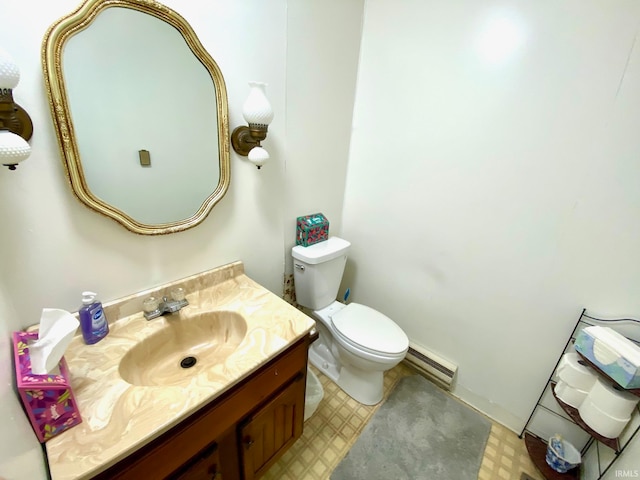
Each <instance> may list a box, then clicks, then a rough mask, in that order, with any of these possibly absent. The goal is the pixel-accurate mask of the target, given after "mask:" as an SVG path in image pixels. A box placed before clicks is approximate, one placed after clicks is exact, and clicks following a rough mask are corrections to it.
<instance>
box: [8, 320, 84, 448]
mask: <svg viewBox="0 0 640 480" xmlns="http://www.w3.org/2000/svg"><path fill="white" fill-rule="evenodd" d="M37 338H38V333H37V332H13V356H14V359H15V369H16V383H17V384H18V392H19V393H20V398H22V403H23V405H24V407H25V410H26V412H27V415H28V416H29V420H30V422H31V426H32V427H33V430H34V431H35V433H36V435H37V437H38V440H40V442H41V443H43V442H46V441H47V440H49V439H50V438H52V437H54V436H55V435H57V434H59V433H61V432H63V431H65V430H67V429H69V428H71V427H73V426H74V425H78V424H79V423H81V422H82V417H81V416H80V411H79V410H78V406H77V404H76V401H75V398H74V396H73V392H72V390H71V382H70V377H69V370H68V368H67V363H66V362H65V360H64V357H63V358H62V360H61V361H60V364H59V365H58V367H59V370H60V371H59V372H57V371H56V372H52V373H51V374H48V375H34V374H33V373H31V359H30V357H29V341H34V340H37Z"/></svg>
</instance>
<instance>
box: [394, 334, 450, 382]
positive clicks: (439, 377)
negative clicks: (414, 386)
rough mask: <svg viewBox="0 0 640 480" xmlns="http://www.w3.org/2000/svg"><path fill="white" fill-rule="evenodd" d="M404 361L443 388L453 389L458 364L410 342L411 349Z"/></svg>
mask: <svg viewBox="0 0 640 480" xmlns="http://www.w3.org/2000/svg"><path fill="white" fill-rule="evenodd" d="M404 361H405V362H406V363H407V364H408V365H409V366H411V367H413V368H414V369H416V370H418V372H419V373H421V374H422V375H424V376H425V377H427V378H428V379H429V380H431V381H433V382H435V383H436V384H438V385H439V386H441V387H442V388H445V389H447V390H450V389H451V386H452V385H453V379H454V377H455V376H456V372H457V371H458V366H457V365H454V364H453V363H451V362H450V361H448V360H445V359H444V358H442V357H440V356H439V355H436V354H435V353H433V352H430V351H428V350H426V349H425V348H423V347H420V346H419V345H416V344H415V343H409V351H408V352H407V356H406V357H405V358H404Z"/></svg>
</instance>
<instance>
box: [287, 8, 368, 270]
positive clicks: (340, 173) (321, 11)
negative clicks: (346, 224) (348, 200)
mask: <svg viewBox="0 0 640 480" xmlns="http://www.w3.org/2000/svg"><path fill="white" fill-rule="evenodd" d="M363 4H364V0H349V1H348V2H345V1H344V0H326V1H318V0H296V1H293V2H289V5H288V10H287V13H288V36H289V39H290V40H289V41H288V42H287V140H286V143H287V147H286V148H287V155H286V158H287V165H286V171H287V189H286V194H285V198H286V201H285V205H284V213H285V215H284V219H285V223H284V231H285V244H284V246H285V260H286V271H287V272H289V273H291V272H292V268H293V267H292V265H293V261H292V259H291V247H293V246H294V245H295V219H296V218H297V217H299V216H303V215H308V214H312V213H317V212H322V213H323V214H324V215H325V216H326V217H327V219H328V220H329V232H330V234H331V235H339V234H340V232H341V228H342V225H341V219H342V206H343V198H344V197H343V192H344V185H345V178H346V171H347V158H348V155H349V142H350V139H351V118H352V112H353V102H354V99H355V85H356V75H357V71H358V55H359V49H360V37H361V34H362V12H363Z"/></svg>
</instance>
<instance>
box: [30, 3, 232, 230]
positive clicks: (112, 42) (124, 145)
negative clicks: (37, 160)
mask: <svg viewBox="0 0 640 480" xmlns="http://www.w3.org/2000/svg"><path fill="white" fill-rule="evenodd" d="M111 3H115V2H113V1H112V0H90V1H88V2H85V4H83V5H82V6H81V8H80V9H79V10H77V11H76V12H74V13H72V14H71V15H69V17H66V18H65V19H62V20H60V21H59V22H58V23H57V24H56V25H54V26H53V27H52V28H51V29H50V32H48V34H47V37H46V38H45V49H44V55H45V58H44V62H43V63H44V65H45V78H46V79H47V83H48V87H49V95H50V99H51V103H52V111H53V112H54V122H55V123H56V127H57V130H58V136H59V139H60V143H61V150H62V154H63V157H64V160H65V162H64V163H65V166H66V168H67V173H68V176H69V180H70V183H71V186H72V188H73V190H74V193H76V195H77V196H78V198H79V199H80V200H81V201H83V202H84V203H86V204H87V205H88V206H90V207H91V208H93V209H95V210H97V211H99V212H100V213H103V214H105V215H108V216H110V217H111V218H114V219H115V220H118V221H119V222H120V223H122V224H123V225H124V226H125V227H127V228H128V229H130V230H132V231H134V232H136V233H144V234H158V233H170V232H174V231H180V230H184V229H186V228H191V227H192V226H195V225H197V224H198V223H200V222H201V221H202V220H203V219H204V218H205V217H206V215H207V214H208V213H209V211H210V210H211V208H212V207H213V205H215V203H217V201H219V200H220V198H222V196H223V195H224V193H225V192H226V190H227V188H228V183H229V149H228V118H227V99H226V90H225V87H224V80H223V78H222V74H221V73H220V71H219V69H218V67H217V65H216V64H215V62H214V61H213V59H212V58H211V57H210V56H209V55H208V53H207V52H206V51H205V50H204V48H203V47H202V45H201V44H200V43H199V41H198V39H197V37H196V36H195V33H193V31H192V30H191V27H189V25H188V24H187V23H186V21H185V20H184V19H182V18H181V17H180V16H178V15H177V14H176V13H175V12H173V11H171V10H169V9H168V8H166V7H164V6H162V5H160V4H157V3H155V2H145V1H138V0H125V1H124V2H123V1H118V2H117V5H118V6H111ZM123 5H124V6H123ZM57 51H59V52H60V53H61V55H60V56H59V57H56V56H55V54H56V52H57ZM56 58H60V59H61V61H60V62H59V63H57V62H56V61H55V59H56ZM56 105H59V106H60V107H61V110H60V109H57V108H56ZM60 111H62V115H61V114H60ZM67 131H68V132H69V135H68V139H65V134H66V132H67Z"/></svg>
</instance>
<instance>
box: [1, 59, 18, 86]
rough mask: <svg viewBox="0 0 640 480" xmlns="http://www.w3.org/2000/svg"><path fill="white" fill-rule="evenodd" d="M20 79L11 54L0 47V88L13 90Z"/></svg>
mask: <svg viewBox="0 0 640 480" xmlns="http://www.w3.org/2000/svg"><path fill="white" fill-rule="evenodd" d="M19 81H20V69H19V68H18V65H17V64H16V62H14V61H13V58H11V55H9V54H8V53H7V52H5V51H4V50H2V49H0V89H4V88H9V89H11V90H13V89H14V88H16V85H18V82H19Z"/></svg>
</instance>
